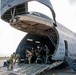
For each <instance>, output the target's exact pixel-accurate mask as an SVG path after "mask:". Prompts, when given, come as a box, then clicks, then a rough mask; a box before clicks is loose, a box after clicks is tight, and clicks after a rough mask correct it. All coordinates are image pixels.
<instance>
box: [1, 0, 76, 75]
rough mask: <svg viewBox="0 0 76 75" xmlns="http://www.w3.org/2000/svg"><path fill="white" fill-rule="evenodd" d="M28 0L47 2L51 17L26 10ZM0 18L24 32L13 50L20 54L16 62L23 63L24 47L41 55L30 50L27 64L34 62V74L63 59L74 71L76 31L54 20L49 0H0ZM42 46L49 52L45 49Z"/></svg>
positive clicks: (75, 65)
mask: <svg viewBox="0 0 76 75" xmlns="http://www.w3.org/2000/svg"><path fill="white" fill-rule="evenodd" d="M31 1H37V2H39V3H41V4H43V5H45V6H47V7H48V8H49V9H50V12H51V13H52V17H53V19H51V18H50V17H48V16H46V15H44V14H42V13H40V12H35V11H32V12H29V11H28V2H31ZM1 19H2V20H4V21H6V22H8V23H9V24H10V25H11V26H12V27H14V28H16V29H18V30H21V31H23V32H27V33H28V34H27V35H26V36H25V37H24V38H23V39H22V41H21V42H20V44H19V45H18V47H17V50H16V53H19V54H20V63H25V64H26V63H27V62H26V61H27V60H26V59H25V58H26V54H25V51H26V50H27V49H29V50H30V51H32V50H34V52H35V50H38V51H39V55H40V56H41V57H40V56H39V57H35V55H36V53H34V56H33V59H31V61H32V62H31V64H27V65H31V66H32V67H34V66H35V69H36V66H38V67H37V71H36V70H35V73H34V74H36V73H37V72H42V71H44V70H45V69H48V68H49V69H52V68H54V67H57V66H59V65H61V64H62V63H64V62H67V64H68V65H69V66H70V67H71V68H72V69H73V70H74V71H76V63H75V59H76V33H74V32H72V31H70V30H69V29H67V28H66V27H64V26H62V25H61V24H60V23H58V22H57V21H56V14H55V11H54V9H53V6H52V4H51V2H50V0H1ZM46 47H47V48H48V49H49V52H48V51H46ZM41 52H42V53H41ZM46 52H48V54H46ZM40 53H41V54H40ZM42 57H43V58H42ZM38 64H39V65H38ZM34 74H33V75H34Z"/></svg>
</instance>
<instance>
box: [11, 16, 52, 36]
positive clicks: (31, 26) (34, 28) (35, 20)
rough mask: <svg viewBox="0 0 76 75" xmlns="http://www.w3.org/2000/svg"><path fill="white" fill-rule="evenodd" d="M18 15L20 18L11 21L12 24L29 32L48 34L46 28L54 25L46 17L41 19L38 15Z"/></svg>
mask: <svg viewBox="0 0 76 75" xmlns="http://www.w3.org/2000/svg"><path fill="white" fill-rule="evenodd" d="M17 17H18V18H19V20H18V21H17V22H14V23H10V24H11V26H12V27H14V28H16V29H19V30H21V31H24V32H27V33H31V34H38V35H44V36H46V34H45V30H48V29H51V28H52V27H53V26H52V22H48V21H47V20H46V19H41V18H39V17H36V16H32V15H19V16H17Z"/></svg>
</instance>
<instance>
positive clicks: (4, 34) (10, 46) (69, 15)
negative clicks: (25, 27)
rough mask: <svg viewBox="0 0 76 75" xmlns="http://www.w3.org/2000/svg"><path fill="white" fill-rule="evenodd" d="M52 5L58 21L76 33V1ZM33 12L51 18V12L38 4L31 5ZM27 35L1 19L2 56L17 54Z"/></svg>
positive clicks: (55, 1) (55, 0)
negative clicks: (17, 49) (21, 42)
mask: <svg viewBox="0 0 76 75" xmlns="http://www.w3.org/2000/svg"><path fill="white" fill-rule="evenodd" d="M0 1H1V0H0ZM51 3H52V5H53V8H54V10H55V13H56V20H57V21H58V22H59V23H61V24H62V25H63V26H65V27H67V28H68V29H70V30H71V31H73V32H75V33H76V0H51ZM0 5H1V2H0ZM33 10H34V11H38V12H41V13H43V14H46V15H48V16H50V17H51V13H50V10H49V9H48V8H47V7H45V6H44V5H41V4H40V5H39V3H38V2H31V3H29V11H33ZM25 35H26V33H25V32H22V31H19V30H17V29H14V28H12V27H11V26H10V25H9V24H8V23H6V22H4V21H2V20H1V19H0V56H10V55H11V54H12V53H13V52H15V51H16V48H17V46H18V44H19V43H20V41H21V40H22V38H23V37H24V36H25Z"/></svg>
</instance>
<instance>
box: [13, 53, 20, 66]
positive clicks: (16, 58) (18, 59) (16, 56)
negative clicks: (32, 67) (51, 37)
mask: <svg viewBox="0 0 76 75" xmlns="http://www.w3.org/2000/svg"><path fill="white" fill-rule="evenodd" d="M16 62H17V63H18V65H19V63H20V55H19V54H16V55H15V61H14V64H15V63H16Z"/></svg>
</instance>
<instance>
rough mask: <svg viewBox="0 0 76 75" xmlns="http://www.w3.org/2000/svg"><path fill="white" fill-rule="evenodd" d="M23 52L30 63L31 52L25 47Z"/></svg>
mask: <svg viewBox="0 0 76 75" xmlns="http://www.w3.org/2000/svg"><path fill="white" fill-rule="evenodd" d="M25 53H26V56H27V58H28V63H29V64H31V59H32V52H31V51H29V50H28V49H27V50H26V52H25Z"/></svg>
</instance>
